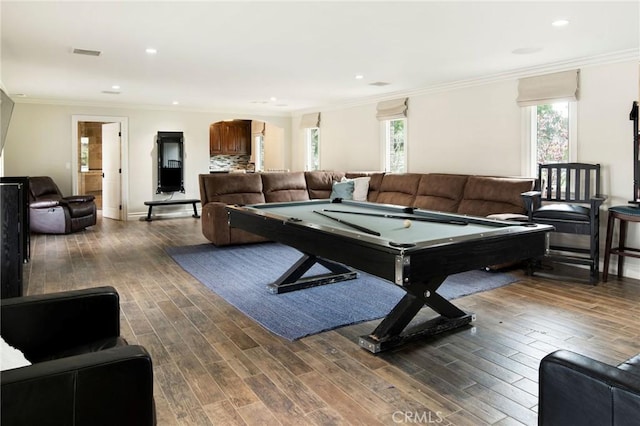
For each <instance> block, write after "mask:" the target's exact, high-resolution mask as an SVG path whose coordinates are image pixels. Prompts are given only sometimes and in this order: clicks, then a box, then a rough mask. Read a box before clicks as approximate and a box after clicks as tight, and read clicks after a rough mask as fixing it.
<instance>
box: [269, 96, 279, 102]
mask: <svg viewBox="0 0 640 426" xmlns="http://www.w3.org/2000/svg"><path fill="white" fill-rule="evenodd" d="M269 100H270V101H271V102H275V101H277V100H278V98H276V97H275V96H272V97H270V98H269Z"/></svg>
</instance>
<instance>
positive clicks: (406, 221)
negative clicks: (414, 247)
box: [402, 219, 411, 228]
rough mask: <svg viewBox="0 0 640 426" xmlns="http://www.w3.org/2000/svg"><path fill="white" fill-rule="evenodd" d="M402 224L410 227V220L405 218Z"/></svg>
mask: <svg viewBox="0 0 640 426" xmlns="http://www.w3.org/2000/svg"><path fill="white" fill-rule="evenodd" d="M402 226H404V227H405V228H411V221H410V220H409V219H407V220H405V221H404V222H402Z"/></svg>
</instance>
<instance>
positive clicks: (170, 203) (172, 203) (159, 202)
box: [144, 198, 200, 222]
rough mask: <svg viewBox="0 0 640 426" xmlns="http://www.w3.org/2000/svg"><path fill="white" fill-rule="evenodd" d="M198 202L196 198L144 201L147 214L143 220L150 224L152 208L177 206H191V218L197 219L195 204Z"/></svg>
mask: <svg viewBox="0 0 640 426" xmlns="http://www.w3.org/2000/svg"><path fill="white" fill-rule="evenodd" d="M199 202H200V200H198V199H196V198H189V199H185V200H154V201H145V202H144V205H145V206H149V212H148V213H147V218H146V219H145V220H146V221H147V222H151V220H152V219H151V210H152V209H153V207H154V206H176V205H179V204H193V215H192V217H195V218H198V217H200V216H199V215H198V209H197V208H196V203H199Z"/></svg>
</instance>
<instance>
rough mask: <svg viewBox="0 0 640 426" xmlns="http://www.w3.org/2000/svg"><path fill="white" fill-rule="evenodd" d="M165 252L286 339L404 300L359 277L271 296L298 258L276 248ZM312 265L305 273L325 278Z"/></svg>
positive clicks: (494, 276)
mask: <svg viewBox="0 0 640 426" xmlns="http://www.w3.org/2000/svg"><path fill="white" fill-rule="evenodd" d="M167 253H169V255H170V256H171V257H172V258H173V259H174V260H175V261H176V262H177V263H178V264H179V265H180V266H181V267H182V268H183V269H184V270H185V271H187V272H188V273H190V274H191V275H193V276H194V277H195V278H196V279H198V281H200V282H201V283H202V284H204V285H205V286H207V287H208V288H209V289H211V290H212V291H213V292H215V293H217V294H218V295H220V296H221V297H222V298H224V299H225V300H226V301H227V302H229V303H230V304H232V305H233V306H235V307H236V308H238V309H239V310H240V311H242V312H243V313H245V314H246V315H247V316H249V317H251V318H253V319H254V320H255V321H257V322H258V323H259V324H261V325H262V326H263V327H264V328H266V329H267V330H269V331H271V332H273V333H275V334H277V335H278V336H282V337H284V338H286V339H288V340H292V341H293V340H297V339H300V338H302V337H305V336H309V335H312V334H316V333H320V332H322V331H326V330H332V329H334V328H338V327H342V326H345V325H349V324H356V323H359V322H364V321H370V320H374V319H378V318H382V317H384V316H386V315H387V314H388V313H389V311H390V310H391V309H392V308H393V307H394V306H395V305H396V303H398V301H399V300H400V299H401V298H402V296H404V294H405V292H404V290H402V289H401V288H399V287H397V286H395V285H393V284H391V283H390V282H387V281H385V280H382V279H380V278H377V277H374V276H372V275H368V274H364V273H359V275H358V278H357V279H355V280H349V281H343V282H340V283H335V284H329V285H325V286H320V287H313V288H308V289H305V290H299V291H294V292H291V293H284V294H272V293H270V292H269V291H268V290H267V288H266V285H267V284H269V283H272V282H274V281H275V280H276V279H277V278H278V277H279V276H280V275H281V274H282V273H284V272H285V271H286V270H287V269H288V268H289V267H290V266H291V265H292V264H293V263H295V262H296V260H298V258H300V256H301V253H300V252H298V251H297V250H295V249H293V248H291V247H288V246H284V245H281V244H277V243H265V244H250V245H242V246H230V247H216V246H214V245H212V244H201V245H194V246H183V247H169V248H167ZM326 272H327V270H326V269H325V268H324V267H322V266H320V265H315V266H314V267H313V268H311V270H310V271H309V274H321V273H326ZM516 280H517V277H515V276H514V275H511V274H506V273H496V272H484V271H479V270H478V271H469V272H464V273H461V274H456V275H452V276H450V277H449V278H447V280H446V281H445V283H444V284H443V285H442V286H441V287H440V290H439V291H438V293H440V294H441V295H442V296H443V297H445V298H447V299H455V298H457V297H461V296H465V295H469V294H473V293H477V292H480V291H486V290H490V289H493V288H497V287H501V286H504V285H506V284H510V283H512V282H514V281H516Z"/></svg>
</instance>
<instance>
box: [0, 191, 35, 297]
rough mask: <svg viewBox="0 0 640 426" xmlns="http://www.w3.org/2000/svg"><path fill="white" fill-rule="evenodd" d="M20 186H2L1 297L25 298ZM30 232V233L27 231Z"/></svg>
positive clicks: (0, 227) (22, 211)
mask: <svg viewBox="0 0 640 426" xmlns="http://www.w3.org/2000/svg"><path fill="white" fill-rule="evenodd" d="M24 191H25V188H24V185H23V184H21V183H5V182H3V183H0V265H1V268H0V269H1V275H0V297H2V298H7V297H17V296H22V292H23V289H22V285H23V282H22V267H23V263H24V260H23V259H24V255H23V233H24V232H25V224H24V223H23V219H22V218H23V217H24V204H23V202H22V200H23V198H22V197H23V194H24ZM27 232H28V230H27Z"/></svg>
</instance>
